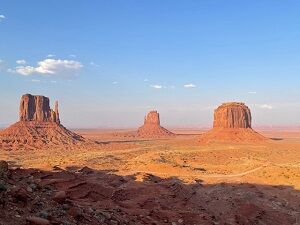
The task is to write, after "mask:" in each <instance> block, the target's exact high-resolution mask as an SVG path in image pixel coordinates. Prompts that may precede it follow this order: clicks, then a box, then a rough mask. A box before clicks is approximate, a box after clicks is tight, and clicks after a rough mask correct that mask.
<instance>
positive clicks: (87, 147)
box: [0, 129, 300, 225]
mask: <svg viewBox="0 0 300 225" xmlns="http://www.w3.org/2000/svg"><path fill="white" fill-rule="evenodd" d="M172 131H173V132H175V133H179V134H180V135H178V136H176V137H170V138H167V139H155V140H154V139H139V138H136V137H134V135H133V134H134V133H133V132H134V131H132V130H76V131H75V132H77V133H79V134H81V135H83V136H84V137H85V138H88V139H90V140H92V141H90V142H86V143H85V144H83V145H78V146H76V147H72V148H71V147H70V148H68V149H66V147H55V148H53V147H51V148H45V149H38V150H29V149H27V150H12V151H3V150H0V159H3V160H6V161H8V162H9V166H10V168H11V169H10V170H9V171H8V172H7V175H5V176H4V177H2V178H1V179H2V180H1V179H0V180H1V182H0V195H1V196H0V211H1V213H0V225H4V224H5V225H23V224H24V225H25V224H26V225H30V224H31V225H42V224H64V225H66V224H68V225H78V224H80V225H81V224H82V225H87V224H103V225H143V224H145V225H148V224H149V225H150V224H151V225H165V224H168V225H215V224H219V225H230V224H231V225H241V224H242V225H253V224H260V225H283V224H284V225H299V224H300V204H299V202H300V191H299V190H300V132H299V131H294V130H293V131H289V130H285V131H276V130H268V131H265V132H263V131H262V132H261V133H262V134H264V135H265V136H267V137H269V138H270V140H269V141H267V142H265V143H260V144H257V143H256V144H206V145H204V144H200V143H199V135H200V134H201V133H202V132H203V131H198V130H184V129H179V130H172ZM19 168H22V169H19ZM30 168H35V169H30ZM2 170H3V169H2ZM58 194H59V196H60V197H59V198H58V199H57V197H56V196H57V195H58ZM1 205H2V206H1ZM1 207H2V208H1Z"/></svg>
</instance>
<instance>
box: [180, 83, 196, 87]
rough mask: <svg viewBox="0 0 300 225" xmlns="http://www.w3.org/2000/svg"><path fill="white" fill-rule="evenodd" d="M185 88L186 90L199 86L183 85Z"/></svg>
mask: <svg viewBox="0 0 300 225" xmlns="http://www.w3.org/2000/svg"><path fill="white" fill-rule="evenodd" d="M183 87H185V88H195V87H197V86H196V85H195V84H192V83H190V84H185V85H183Z"/></svg>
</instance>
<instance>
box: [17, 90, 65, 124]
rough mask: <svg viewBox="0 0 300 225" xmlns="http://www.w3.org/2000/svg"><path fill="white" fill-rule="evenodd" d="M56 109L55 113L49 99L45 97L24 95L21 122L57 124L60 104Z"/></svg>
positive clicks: (21, 105) (21, 104) (56, 105)
mask: <svg viewBox="0 0 300 225" xmlns="http://www.w3.org/2000/svg"><path fill="white" fill-rule="evenodd" d="M55 108H56V109H55V111H53V110H52V109H51V108H50V101H49V98H47V97H45V96H34V95H31V94H26V95H23V96H22V97H21V101H20V121H37V122H55V123H57V121H59V115H58V103H56V104H55ZM58 123H59V122H58Z"/></svg>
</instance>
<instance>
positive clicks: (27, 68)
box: [12, 66, 35, 76]
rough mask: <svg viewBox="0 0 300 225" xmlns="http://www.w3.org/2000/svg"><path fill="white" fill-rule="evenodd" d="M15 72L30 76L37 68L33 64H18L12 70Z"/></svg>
mask: <svg viewBox="0 0 300 225" xmlns="http://www.w3.org/2000/svg"><path fill="white" fill-rule="evenodd" d="M12 71H14V72H15V73H18V74H21V75H23V76H28V75H30V74H33V73H34V72H35V68H34V67H32V66H17V67H16V68H15V70H12Z"/></svg>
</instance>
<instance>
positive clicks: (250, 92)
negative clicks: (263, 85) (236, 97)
mask: <svg viewBox="0 0 300 225" xmlns="http://www.w3.org/2000/svg"><path fill="white" fill-rule="evenodd" d="M248 94H252V95H255V94H257V92H256V91H249V92H248Z"/></svg>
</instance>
